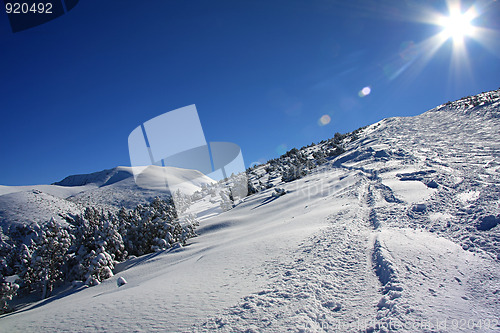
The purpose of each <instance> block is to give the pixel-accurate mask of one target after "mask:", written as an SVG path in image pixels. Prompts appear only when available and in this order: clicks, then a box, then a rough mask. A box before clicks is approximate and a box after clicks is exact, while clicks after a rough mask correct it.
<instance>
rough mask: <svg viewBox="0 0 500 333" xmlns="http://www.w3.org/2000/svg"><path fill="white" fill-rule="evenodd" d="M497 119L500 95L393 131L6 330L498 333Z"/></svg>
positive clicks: (375, 129) (40, 306)
mask: <svg viewBox="0 0 500 333" xmlns="http://www.w3.org/2000/svg"><path fill="white" fill-rule="evenodd" d="M499 113H500V96H499V92H498V91H496V92H491V93H485V94H482V95H479V96H477V97H475V98H469V99H463V100H460V101H457V102H454V103H450V104H448V105H443V106H440V107H437V108H436V109H433V110H430V111H428V112H426V113H424V114H422V115H420V116H417V117H409V118H391V119H385V120H382V121H380V122H379V123H377V124H374V125H371V126H369V127H367V128H366V129H364V130H363V132H362V133H360V134H359V136H360V138H359V139H358V140H356V141H354V142H352V143H349V147H348V148H349V149H348V151H347V152H346V153H345V154H343V155H340V156H339V157H337V158H335V159H332V160H330V161H328V162H327V163H325V164H323V165H321V166H320V167H318V168H316V169H314V172H312V173H311V174H309V175H307V176H305V177H303V178H301V179H298V180H295V181H292V182H288V183H279V184H278V186H279V187H283V188H284V189H285V190H286V191H287V193H286V194H285V195H283V196H279V197H274V196H272V193H273V191H274V189H273V188H270V189H267V190H264V191H262V192H259V193H257V194H255V195H253V196H250V197H247V198H246V199H245V200H244V201H243V202H242V203H240V204H239V205H238V206H237V207H235V208H234V209H232V210H230V211H228V212H225V213H222V214H218V215H217V214H214V216H212V217H208V218H206V219H204V220H203V223H202V224H201V225H200V227H199V229H198V233H199V237H197V238H194V239H192V240H191V242H190V245H188V246H186V247H184V248H177V249H174V250H169V251H166V252H157V253H154V254H151V255H147V256H144V257H140V258H135V259H130V260H128V261H126V262H124V263H122V264H120V265H119V266H118V267H117V270H116V271H115V277H113V278H111V279H109V280H107V281H105V282H104V283H102V284H101V285H99V286H96V287H92V288H83V289H80V290H75V291H74V292H72V293H69V294H67V295H64V297H63V296H55V297H54V298H53V299H49V300H48V301H45V302H40V303H36V304H33V305H31V306H28V307H26V308H24V309H22V310H20V311H17V312H15V313H13V314H10V315H4V316H3V317H1V318H0V329H1V330H2V331H9V332H26V331H28V332H35V331H40V330H42V331H62V330H70V331H97V330H105V331H113V332H118V331H119V332H123V331H129V332H137V331H166V332H173V331H182V332H192V331H195V332H197V331H214V330H217V331H220V332H261V331H265V332H284V331H295V332H323V331H324V332H374V331H380V332H387V331H390V330H397V331H399V332H458V331H460V332H470V331H477V332H498V331H500V323H499V315H498V314H499V313H500V244H499V242H500V227H499V226H498V223H499V219H500V201H499V200H500V193H499V192H500V186H499V185H500V170H499V166H500V156H499V155H500V150H499V148H500V147H499V141H498V138H497V137H498V133H500V117H499ZM308 149H310V150H311V151H312V150H314V149H317V147H311V148H308ZM265 168H266V165H263V166H261V167H259V168H257V169H256V170H255V172H254V173H253V174H255V175H262V176H263V177H267V175H266V171H265ZM278 182H279V179H275V180H274V183H278ZM118 183H119V182H118ZM118 183H117V184H118ZM79 184H80V185H82V184H81V183H79ZM120 276H123V277H124V278H125V279H126V280H127V281H128V284H126V285H124V286H121V287H117V284H116V280H117V279H118V277H120ZM387 327H391V329H388V328H387Z"/></svg>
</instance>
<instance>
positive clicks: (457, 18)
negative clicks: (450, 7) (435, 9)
mask: <svg viewBox="0 0 500 333" xmlns="http://www.w3.org/2000/svg"><path fill="white" fill-rule="evenodd" d="M473 19H474V14H473V12H472V11H471V10H469V11H468V12H466V13H460V12H459V11H454V12H452V13H450V15H449V16H447V17H442V18H441V19H440V22H439V25H441V26H442V27H443V34H444V37H446V38H447V39H448V38H452V39H453V41H454V42H461V41H462V40H463V38H464V37H466V36H470V35H472V33H473V31H474V26H473V25H472V23H471V21H472V20H473Z"/></svg>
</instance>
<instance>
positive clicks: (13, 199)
mask: <svg viewBox="0 0 500 333" xmlns="http://www.w3.org/2000/svg"><path fill="white" fill-rule="evenodd" d="M165 174H167V175H168V180H169V181H172V182H174V183H183V182H184V183H185V181H186V179H195V181H191V182H189V183H187V185H185V186H183V187H182V186H180V187H182V189H183V190H184V192H185V193H193V192H195V191H197V190H199V189H200V188H201V186H203V185H204V184H210V183H213V182H214V181H213V180H212V179H210V178H208V177H206V176H204V175H203V174H201V173H200V172H198V171H196V170H187V169H179V168H171V167H167V168H163V167H158V166H152V167H150V168H148V169H147V170H146V171H145V172H144V173H143V174H141V176H140V177H141V178H140V179H141V182H142V184H143V185H144V186H146V188H142V187H138V186H137V185H136V183H135V181H134V174H133V170H132V168H131V167H116V168H114V169H109V170H103V171H100V172H95V173H91V174H83V175H73V176H69V177H66V178H65V179H63V180H62V181H60V182H57V183H54V184H52V185H34V186H2V187H0V226H3V227H4V228H5V227H8V226H10V225H13V224H31V223H33V222H36V223H44V222H46V221H48V220H50V218H51V217H54V218H55V219H56V221H59V222H63V221H64V220H63V219H62V218H61V214H64V213H68V214H75V213H79V212H81V211H82V210H83V209H84V207H89V206H91V207H100V208H105V209H111V210H117V209H119V208H120V207H126V208H134V207H135V206H137V205H138V204H146V203H149V202H151V201H152V200H153V199H154V198H155V197H156V196H159V197H160V198H163V199H166V198H167V197H169V195H170V194H169V192H168V190H167V187H166V186H165Z"/></svg>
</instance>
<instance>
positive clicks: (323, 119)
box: [318, 114, 332, 126]
mask: <svg viewBox="0 0 500 333" xmlns="http://www.w3.org/2000/svg"><path fill="white" fill-rule="evenodd" d="M330 121H332V118H331V117H330V116H329V115H327V114H325V115H322V116H321V118H319V120H318V125H319V126H325V125H328V124H329V123H330Z"/></svg>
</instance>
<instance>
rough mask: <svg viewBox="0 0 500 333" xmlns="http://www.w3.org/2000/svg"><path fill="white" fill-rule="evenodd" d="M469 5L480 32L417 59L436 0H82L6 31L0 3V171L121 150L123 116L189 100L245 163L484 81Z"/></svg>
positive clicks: (95, 161)
mask: <svg viewBox="0 0 500 333" xmlns="http://www.w3.org/2000/svg"><path fill="white" fill-rule="evenodd" d="M472 4H474V2H467V3H466V4H464V5H463V7H464V8H468V7H469V6H470V5H472ZM476 7H477V8H478V12H479V14H481V15H480V16H479V17H477V18H476V19H475V21H473V23H474V24H475V25H477V26H482V27H485V28H488V29H490V34H489V35H488V38H489V41H488V42H487V44H486V46H487V47H484V45H482V44H481V43H479V42H478V41H477V40H475V39H473V38H467V39H466V45H465V46H466V49H467V52H468V59H469V69H468V70H467V66H465V65H464V64H463V63H461V64H458V65H457V64H455V63H452V61H451V57H452V48H453V42H452V41H451V40H448V41H447V42H445V43H444V44H443V45H442V46H441V47H440V48H439V49H438V51H437V52H436V53H435V54H434V55H433V56H432V57H431V58H429V59H427V56H428V49H427V48H425V47H423V46H422V42H423V41H425V40H426V39H428V38H430V37H432V36H433V35H435V34H437V33H439V32H440V31H441V30H442V28H441V27H439V26H436V25H432V24H425V23H422V22H420V21H422V20H423V19H425V16H426V15H429V13H430V12H441V13H443V14H446V12H447V9H446V8H447V7H446V3H445V2H444V1H437V0H435V1H414V0H407V1H402V0H392V1H391V0H386V1H368V0H367V1H358V0H353V1H332V0H310V1H309V0H308V1H305V0H304V1H295V0H283V1H282V0H278V1H273V0H251V1H235V0H231V1H216V0H212V1H187V0H148V1H130V0H120V1H103V0H83V1H80V3H79V4H78V5H77V6H76V7H75V8H74V9H73V10H72V11H70V12H69V13H67V14H66V15H63V16H62V17H60V18H58V19H56V20H53V21H51V22H49V23H47V24H44V25H41V26H39V27H36V28H33V29H30V30H26V31H23V32H19V33H15V34H14V33H12V32H11V31H10V27H9V26H8V22H7V17H6V15H5V13H3V12H2V13H0V60H1V69H0V110H1V115H2V126H1V131H0V136H1V137H0V154H1V159H2V160H1V166H0V171H1V172H0V184H2V185H24V184H39V183H51V182H54V181H58V180H60V179H62V178H64V177H65V176H67V175H70V174H77V173H89V172H94V171H99V170H102V169H107V168H112V167H114V166H117V165H130V160H129V155H128V147H127V138H128V135H129V134H130V132H131V131H132V130H133V129H134V128H135V127H137V126H138V125H140V124H141V123H143V122H144V121H146V120H149V119H151V118H153V117H155V116H157V115H160V114H162V113H164V112H167V111H170V110H173V109H176V108H179V107H183V106H186V105H190V104H196V106H197V108H198V112H199V115H200V118H201V121H202V125H203V128H204V131H205V135H206V138H207V140H208V141H230V142H234V143H237V144H238V145H240V146H241V147H242V150H243V157H244V159H245V162H246V164H247V165H250V164H251V163H252V162H256V161H265V160H267V159H270V158H274V157H276V156H278V155H279V154H280V153H283V152H284V149H285V148H286V149H290V148H292V147H301V146H303V145H307V144H309V143H311V142H318V141H320V140H322V139H326V138H330V137H332V136H333V134H334V133H335V132H348V131H352V130H354V129H356V128H358V127H360V126H364V125H368V124H371V123H373V122H376V121H379V120H381V119H383V118H386V117H391V116H412V115H417V114H420V113H423V112H424V111H426V110H428V109H431V108H433V107H434V106H436V105H439V104H441V103H444V102H446V101H448V100H454V99H458V98H460V97H463V96H465V95H471V94H476V93H479V92H482V91H486V90H492V89H497V88H499V86H500V79H499V78H500V46H499V44H498V41H499V40H500V38H499V37H498V36H499V35H498V31H500V26H499V23H498V22H500V8H499V7H500V3H499V2H495V1H482V2H480V3H476ZM483 37H484V38H486V36H483ZM495 37H496V39H495ZM484 38H483V39H484ZM398 73H399V75H397V74H398ZM366 86H370V88H371V93H370V94H369V95H367V96H365V97H363V98H362V97H359V95H358V92H359V91H360V90H361V89H362V88H363V87H366ZM325 114H327V115H329V116H330V117H331V122H330V123H329V124H327V125H325V126H319V125H318V120H319V119H320V117H321V116H323V115H325Z"/></svg>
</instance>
